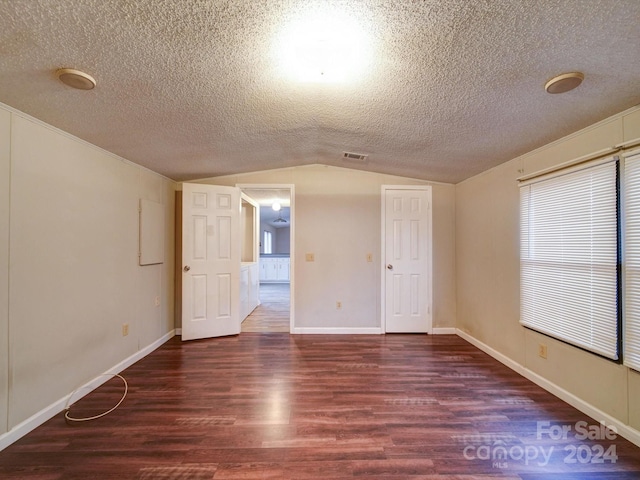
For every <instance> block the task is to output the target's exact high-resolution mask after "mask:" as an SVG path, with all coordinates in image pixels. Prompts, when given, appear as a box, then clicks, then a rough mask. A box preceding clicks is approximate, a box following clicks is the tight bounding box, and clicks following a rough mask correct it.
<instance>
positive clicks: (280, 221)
mask: <svg viewBox="0 0 640 480" xmlns="http://www.w3.org/2000/svg"><path fill="white" fill-rule="evenodd" d="M273 223H287V221H286V220H285V219H284V218H282V211H279V212H278V218H276V219H275V220H274V221H273Z"/></svg>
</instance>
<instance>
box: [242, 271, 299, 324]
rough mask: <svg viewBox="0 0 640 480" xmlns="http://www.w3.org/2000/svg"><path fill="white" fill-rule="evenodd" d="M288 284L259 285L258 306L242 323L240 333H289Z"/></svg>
mask: <svg viewBox="0 0 640 480" xmlns="http://www.w3.org/2000/svg"><path fill="white" fill-rule="evenodd" d="M290 295H291V294H290V288H289V284H288V283H261V284H260V302H261V303H260V305H258V307H257V308H256V309H255V310H254V311H253V312H251V315H249V316H248V317H247V318H245V320H244V321H243V322H242V332H254V333H263V332H287V333H288V332H289V331H290V326H289V305H290Z"/></svg>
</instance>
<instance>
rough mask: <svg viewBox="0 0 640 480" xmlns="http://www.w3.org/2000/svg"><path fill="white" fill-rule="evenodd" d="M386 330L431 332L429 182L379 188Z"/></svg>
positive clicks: (384, 321)
mask: <svg viewBox="0 0 640 480" xmlns="http://www.w3.org/2000/svg"><path fill="white" fill-rule="evenodd" d="M382 201H383V205H382V206H383V229H384V231H383V245H384V251H383V258H384V273H383V274H382V276H383V299H384V307H383V312H384V319H383V323H384V329H385V332H396V333H399V332H404V333H431V332H432V325H431V324H432V322H431V187H418V188H416V187H405V188H403V187H383V200H382Z"/></svg>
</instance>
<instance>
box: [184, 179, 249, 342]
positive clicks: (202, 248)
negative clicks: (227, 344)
mask: <svg viewBox="0 0 640 480" xmlns="http://www.w3.org/2000/svg"><path fill="white" fill-rule="evenodd" d="M182 192H183V200H182V250H183V251H182V258H183V260H182V261H183V265H182V340H194V339H198V338H209V337H219V336H222V335H236V334H238V333H240V246H241V244H240V189H239V188H235V187H221V186H216V185H200V184H195V183H185V184H183V190H182Z"/></svg>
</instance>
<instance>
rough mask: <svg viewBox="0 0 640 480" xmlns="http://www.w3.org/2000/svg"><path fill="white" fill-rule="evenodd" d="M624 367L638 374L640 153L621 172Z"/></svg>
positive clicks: (639, 358) (627, 159)
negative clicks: (623, 266) (636, 371)
mask: <svg viewBox="0 0 640 480" xmlns="http://www.w3.org/2000/svg"><path fill="white" fill-rule="evenodd" d="M624 181H625V182H624V239H625V241H624V256H625V262H624V263H625V277H624V279H625V284H624V299H625V300H624V316H623V324H624V338H623V342H624V343H623V344H624V364H625V365H627V366H628V367H631V368H634V369H636V370H638V371H640V153H636V154H632V155H630V156H629V157H628V158H626V159H625V168H624Z"/></svg>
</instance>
